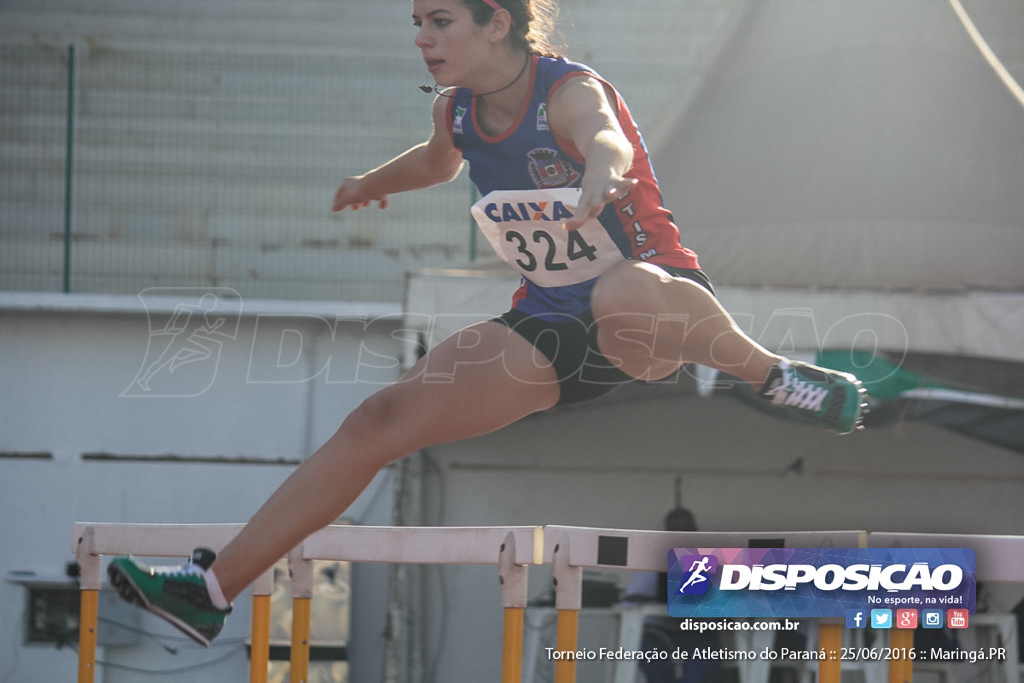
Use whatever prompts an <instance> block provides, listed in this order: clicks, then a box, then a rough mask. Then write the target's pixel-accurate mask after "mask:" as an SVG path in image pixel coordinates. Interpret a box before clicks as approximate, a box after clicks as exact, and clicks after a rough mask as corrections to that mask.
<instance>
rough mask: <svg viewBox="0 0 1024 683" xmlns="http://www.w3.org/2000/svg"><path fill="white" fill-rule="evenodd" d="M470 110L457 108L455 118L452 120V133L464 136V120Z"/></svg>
mask: <svg viewBox="0 0 1024 683" xmlns="http://www.w3.org/2000/svg"><path fill="white" fill-rule="evenodd" d="M467 111H468V109H466V107H463V106H456V107H455V116H454V118H453V119H452V133H455V134H457V135H462V119H463V118H465V116H466V112H467Z"/></svg>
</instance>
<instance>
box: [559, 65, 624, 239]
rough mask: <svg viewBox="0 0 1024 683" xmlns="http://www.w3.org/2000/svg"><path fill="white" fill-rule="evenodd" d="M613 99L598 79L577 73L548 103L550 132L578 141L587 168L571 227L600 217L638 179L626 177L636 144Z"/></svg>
mask: <svg viewBox="0 0 1024 683" xmlns="http://www.w3.org/2000/svg"><path fill="white" fill-rule="evenodd" d="M609 97H610V95H609V93H607V92H606V91H605V87H604V85H603V84H602V83H601V82H600V81H598V80H597V79H596V78H593V77H591V76H578V77H575V78H572V79H570V80H568V81H566V82H565V84H563V85H562V87H560V88H558V90H556V91H555V93H554V95H552V98H551V101H550V102H549V103H548V124H549V125H550V126H551V130H552V131H553V132H554V133H556V134H558V135H560V136H562V137H564V138H568V139H570V140H572V141H573V143H574V144H575V145H576V149H578V150H579V152H580V154H582V155H583V159H584V162H585V163H586V167H587V168H586V171H585V172H584V174H583V179H582V180H581V181H580V202H579V205H578V206H577V207H576V215H575V216H573V217H572V218H570V219H569V220H567V221H566V222H565V228H566V229H567V230H577V229H579V228H580V227H581V226H582V225H583V223H584V222H586V221H587V220H589V219H591V218H597V216H598V214H600V213H601V211H602V210H604V205H605V204H607V203H608V202H610V201H612V200H613V199H615V198H616V197H618V196H620V195H623V194H625V193H626V192H628V191H629V190H630V188H632V187H633V186H634V185H635V184H636V182H637V181H636V180H635V179H632V178H626V177H624V176H625V174H626V172H627V171H629V169H630V167H631V166H632V165H633V146H632V145H631V144H630V142H629V140H628V139H626V135H625V134H624V133H623V132H622V128H621V127H620V126H619V121H618V117H617V116H616V114H615V109H614V108H613V106H612V104H611V101H610V100H609Z"/></svg>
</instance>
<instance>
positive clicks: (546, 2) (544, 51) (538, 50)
mask: <svg viewBox="0 0 1024 683" xmlns="http://www.w3.org/2000/svg"><path fill="white" fill-rule="evenodd" d="M496 2H497V3H498V4H499V5H501V6H502V7H503V8H504V9H506V10H508V13H509V14H510V15H512V27H511V28H510V29H509V38H510V39H511V40H512V46H513V47H517V48H522V49H523V50H526V51H527V52H532V53H534V54H538V55H541V56H543V57H558V56H560V55H559V51H560V49H561V46H560V45H558V44H557V43H558V39H557V38H556V29H555V25H556V23H557V22H558V0H496ZM462 4H464V5H465V6H466V7H468V8H469V10H470V12H472V13H473V21H475V22H476V23H477V25H479V26H483V25H484V24H486V23H487V22H489V21H490V20H491V18H492V17H493V16H494V13H495V11H496V10H495V9H494V8H492V7H491V6H490V5H488V4H487V3H486V2H483V0H462Z"/></svg>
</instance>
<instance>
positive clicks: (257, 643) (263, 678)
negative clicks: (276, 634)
mask: <svg viewBox="0 0 1024 683" xmlns="http://www.w3.org/2000/svg"><path fill="white" fill-rule="evenodd" d="M251 637H252V651H251V654H250V655H249V682H250V683H267V663H268V662H269V660H270V596H269V595H253V596H252V636H251Z"/></svg>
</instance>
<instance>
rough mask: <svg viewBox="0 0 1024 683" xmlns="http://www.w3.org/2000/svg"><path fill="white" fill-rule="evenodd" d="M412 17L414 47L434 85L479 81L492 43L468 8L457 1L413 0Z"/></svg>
mask: <svg viewBox="0 0 1024 683" xmlns="http://www.w3.org/2000/svg"><path fill="white" fill-rule="evenodd" d="M412 18H413V25H414V26H416V28H417V29H418V30H417V33H416V47H418V48H419V49H420V52H421V53H422V55H423V61H424V62H425V63H426V65H427V71H429V72H430V75H431V76H433V78H434V81H435V82H436V83H437V84H438V85H444V86H451V85H462V86H467V87H474V85H478V84H480V83H482V81H480V79H481V78H482V77H483V76H484V75H485V74H486V61H487V57H488V55H489V50H490V48H491V46H492V43H491V41H490V40H489V39H488V35H489V33H488V31H487V28H488V27H485V26H477V24H476V22H474V21H473V15H472V13H471V12H470V11H469V8H468V7H466V6H465V5H463V4H462V2H460V0H413V3H412Z"/></svg>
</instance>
